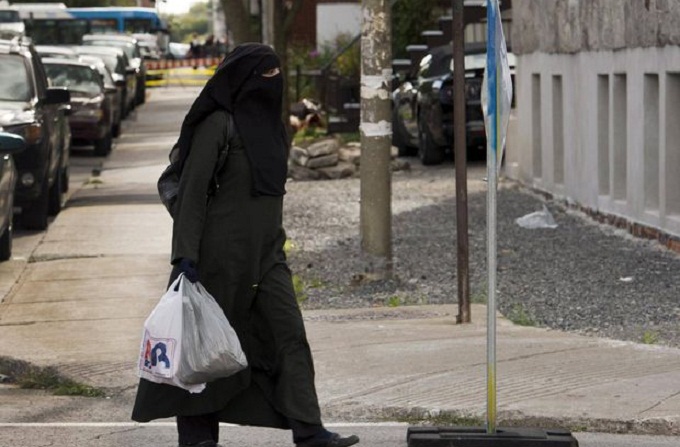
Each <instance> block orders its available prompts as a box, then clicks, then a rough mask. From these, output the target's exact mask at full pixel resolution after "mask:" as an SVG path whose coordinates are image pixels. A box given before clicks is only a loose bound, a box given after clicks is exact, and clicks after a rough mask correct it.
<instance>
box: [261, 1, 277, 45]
mask: <svg viewBox="0 0 680 447" xmlns="http://www.w3.org/2000/svg"><path fill="white" fill-rule="evenodd" d="M274 8H276V5H275V2H273V1H264V2H262V43H263V44H265V45H271V46H272V47H273V46H274V45H275V43H276V34H275V33H276V31H275V24H274V22H275V17H276V13H275V11H274ZM276 49H277V50H279V51H280V49H279V48H276Z"/></svg>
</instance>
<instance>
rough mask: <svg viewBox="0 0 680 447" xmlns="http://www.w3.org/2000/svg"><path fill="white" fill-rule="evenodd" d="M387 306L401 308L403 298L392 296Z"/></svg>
mask: <svg viewBox="0 0 680 447" xmlns="http://www.w3.org/2000/svg"><path fill="white" fill-rule="evenodd" d="M387 305H388V306H389V307H399V306H401V298H399V297H398V296H397V295H395V296H391V297H390V298H389V299H388V300H387Z"/></svg>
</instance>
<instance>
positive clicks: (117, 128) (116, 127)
mask: <svg viewBox="0 0 680 447" xmlns="http://www.w3.org/2000/svg"><path fill="white" fill-rule="evenodd" d="M111 136H112V137H114V138H118V137H119V136H120V120H118V122H116V123H114V124H113V126H111Z"/></svg>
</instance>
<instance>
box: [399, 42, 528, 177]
mask: <svg viewBox="0 0 680 447" xmlns="http://www.w3.org/2000/svg"><path fill="white" fill-rule="evenodd" d="M508 61H509V63H510V66H511V70H514V67H515V57H514V55H513V54H512V53H508ZM485 66H486V48H485V47H484V46H483V45H469V46H467V47H466V48H465V104H466V105H465V118H466V126H465V132H466V142H467V146H468V147H467V150H468V155H469V156H471V157H473V156H484V155H485V154H486V133H485V128H484V115H483V114H482V106H481V91H482V80H483V76H484V67H485ZM453 69H454V67H453V55H452V50H451V46H450V45H445V46H441V47H436V48H433V49H432V50H431V51H430V52H429V53H428V54H427V55H426V56H425V57H424V58H423V59H422V60H421V62H420V67H419V71H418V75H417V77H415V78H414V79H410V80H407V81H405V82H403V83H402V84H401V85H400V86H399V87H398V88H397V89H396V90H395V91H394V92H393V94H392V101H393V140H394V142H395V145H397V146H398V147H399V148H400V151H404V152H406V151H408V150H409V149H410V148H413V147H417V148H418V156H419V157H420V159H421V161H422V162H423V164H426V165H432V164H439V163H441V162H442V161H443V160H444V158H445V157H446V155H447V154H450V153H451V149H452V147H453V75H452V71H453Z"/></svg>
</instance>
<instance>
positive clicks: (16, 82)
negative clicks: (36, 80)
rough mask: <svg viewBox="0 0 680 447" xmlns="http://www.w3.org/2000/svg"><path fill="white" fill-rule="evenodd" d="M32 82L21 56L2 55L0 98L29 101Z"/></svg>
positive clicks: (0, 61)
mask: <svg viewBox="0 0 680 447" xmlns="http://www.w3.org/2000/svg"><path fill="white" fill-rule="evenodd" d="M31 91H32V89H31V83H30V81H29V77H28V71H27V70H26V64H25V63H24V59H23V58H22V57H21V56H12V55H5V54H2V55H0V100H1V101H29V100H30V99H31Z"/></svg>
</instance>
